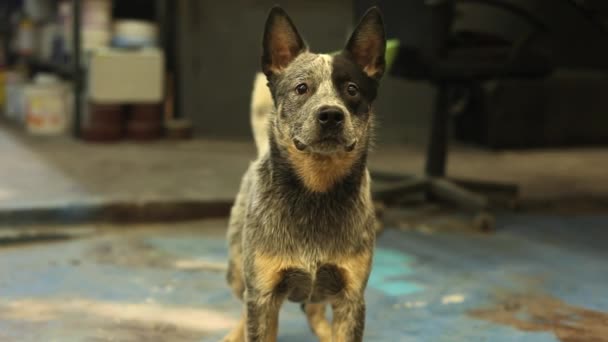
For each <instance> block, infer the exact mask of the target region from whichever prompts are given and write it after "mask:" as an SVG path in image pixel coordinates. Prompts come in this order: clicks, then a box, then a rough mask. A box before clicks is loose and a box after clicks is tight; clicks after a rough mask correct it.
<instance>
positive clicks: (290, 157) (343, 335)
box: [223, 7, 386, 342]
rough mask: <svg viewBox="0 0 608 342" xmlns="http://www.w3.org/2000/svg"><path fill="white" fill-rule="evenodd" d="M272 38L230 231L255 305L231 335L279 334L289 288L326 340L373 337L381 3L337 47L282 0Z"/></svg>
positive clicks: (241, 290)
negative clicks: (313, 44) (368, 320)
mask: <svg viewBox="0 0 608 342" xmlns="http://www.w3.org/2000/svg"><path fill="white" fill-rule="evenodd" d="M262 46H263V49H262V58H261V62H262V63H261V64H262V72H263V76H259V77H257V79H256V82H255V84H256V87H254V93H253V100H252V113H251V121H252V125H253V130H254V137H255V141H256V145H257V148H258V157H257V159H256V160H255V161H254V162H252V163H251V164H250V165H249V168H248V169H247V171H246V173H245V174H244V176H243V178H242V180H241V185H240V189H239V192H238V194H237V197H236V200H235V203H234V205H233V207H232V209H231V213H230V220H229V227H228V233H227V239H228V248H229V261H228V272H227V281H228V284H229V285H230V287H231V289H232V291H233V292H234V294H235V295H236V296H237V297H238V298H239V299H241V300H242V301H243V303H244V310H243V317H242V319H241V321H240V323H239V324H238V326H236V327H235V328H234V330H233V331H231V332H230V333H229V334H228V335H227V336H226V337H225V338H224V339H223V341H230V342H237V341H249V342H254V341H263V342H267V341H276V338H277V332H278V317H279V310H280V307H281V305H282V303H283V302H284V301H285V300H289V301H292V302H298V303H301V305H302V309H303V311H304V312H305V314H306V316H307V319H308V322H309V324H310V327H311V330H312V331H313V333H314V334H315V335H316V336H317V337H318V339H319V340H320V341H322V342H327V341H334V342H353V341H362V339H363V332H364V326H365V298H364V291H365V288H366V285H367V280H368V277H369V274H370V271H371V264H372V258H373V251H374V245H375V238H376V231H375V230H376V215H375V212H374V205H373V203H372V199H371V193H370V182H371V181H370V176H369V172H368V170H367V166H366V165H367V156H368V152H369V148H370V144H371V140H372V134H373V127H374V112H373V108H372V104H373V103H374V100H375V98H376V95H377V92H378V88H379V81H380V79H381V77H382V75H383V73H384V69H385V59H384V54H385V49H386V38H385V33H384V24H383V21H382V15H381V13H380V11H379V9H377V8H375V7H373V8H371V9H369V10H368V11H367V12H366V14H365V15H364V16H363V18H362V19H361V21H360V22H359V24H358V25H357V27H356V28H355V29H354V31H353V33H352V35H351V37H350V38H349V39H348V41H347V43H346V46H345V48H344V49H343V50H342V51H341V52H340V53H339V54H337V55H333V56H330V55H325V54H316V53H312V52H310V51H309V50H308V47H307V45H306V44H305V43H304V40H303V39H302V37H301V36H300V34H299V33H298V31H297V29H296V27H295V25H294V23H293V21H292V20H291V19H290V17H289V16H288V15H287V13H286V12H285V11H284V10H283V9H281V8H280V7H273V8H272V9H271V11H270V13H269V15H268V18H267V20H266V25H265V29H264V35H263V44H262ZM266 84H267V88H266V87H262V85H266ZM264 88H266V89H264ZM327 306H331V308H332V310H333V320H332V322H331V323H330V322H329V321H328V320H327V318H326V307H327Z"/></svg>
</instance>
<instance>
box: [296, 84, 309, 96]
mask: <svg viewBox="0 0 608 342" xmlns="http://www.w3.org/2000/svg"><path fill="white" fill-rule="evenodd" d="M307 92H308V85H307V84H306V83H300V84H298V85H297V86H296V93H297V94H298V95H304V94H306V93H307Z"/></svg>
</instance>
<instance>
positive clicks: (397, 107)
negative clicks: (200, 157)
mask: <svg viewBox="0 0 608 342" xmlns="http://www.w3.org/2000/svg"><path fill="white" fill-rule="evenodd" d="M276 2H277V1H276V0H274V1H270V0H231V1H226V2H219V1H201V0H182V1H179V8H178V21H179V34H178V37H179V42H178V46H179V57H178V60H179V68H180V70H181V72H180V78H181V79H180V81H179V82H180V98H179V100H180V102H181V108H182V114H183V115H184V116H186V117H188V118H190V119H192V120H193V121H194V124H195V126H196V127H195V129H196V133H197V135H199V136H205V137H213V138H215V137H219V138H233V139H250V137H251V133H250V127H249V103H250V95H251V85H252V81H253V77H254V74H255V72H256V71H257V70H258V69H259V61H260V50H261V35H262V30H263V26H264V21H265V19H266V15H267V13H268V10H269V9H270V7H271V6H272V5H273V4H275V3H276ZM279 3H280V4H281V5H282V6H283V7H284V8H285V9H286V10H287V12H288V13H289V14H290V15H291V16H292V19H293V20H294V21H295V23H296V25H297V27H298V29H299V31H300V33H301V34H302V35H303V36H304V37H305V39H306V41H307V42H308V43H309V45H310V47H311V49H312V50H313V51H317V52H330V51H334V50H338V49H340V48H341V47H342V46H343V44H344V42H345V41H346V39H347V37H348V34H349V32H350V30H351V29H352V23H353V11H352V2H351V0H307V1H279ZM432 96H433V90H432V88H431V87H430V86H428V85H424V84H412V83H407V82H404V81H401V80H396V79H390V78H386V79H385V80H384V81H383V84H382V91H381V94H380V98H379V101H378V104H377V109H378V113H379V115H378V121H379V127H380V134H379V135H378V136H379V139H380V140H381V141H389V142H403V141H411V140H415V137H416V136H420V134H421V132H424V128H425V127H426V121H427V120H428V117H429V116H428V115H429V113H430V105H431V101H432Z"/></svg>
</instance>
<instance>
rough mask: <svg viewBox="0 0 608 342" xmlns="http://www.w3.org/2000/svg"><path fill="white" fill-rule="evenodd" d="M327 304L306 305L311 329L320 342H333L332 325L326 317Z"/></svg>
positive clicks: (305, 308) (305, 309)
mask: <svg viewBox="0 0 608 342" xmlns="http://www.w3.org/2000/svg"><path fill="white" fill-rule="evenodd" d="M325 307H326V304H324V303H323V304H312V303H309V304H306V306H304V311H306V318H308V324H309V325H310V329H311V330H312V332H313V333H314V334H315V335H316V336H317V338H318V339H319V341H320V342H331V325H330V324H329V321H328V320H327V317H326V316H325Z"/></svg>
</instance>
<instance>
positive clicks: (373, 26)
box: [345, 7, 386, 79]
mask: <svg viewBox="0 0 608 342" xmlns="http://www.w3.org/2000/svg"><path fill="white" fill-rule="evenodd" d="M345 50H346V51H347V52H348V53H349V54H350V56H351V57H352V58H353V60H354V61H355V62H356V63H357V64H358V65H359V66H360V67H361V68H362V69H363V72H365V73H366V74H367V76H369V77H371V78H374V79H380V78H381V77H382V75H383V74H384V69H385V61H384V54H385V52H386V36H385V33H384V23H383V21H382V14H381V13H380V10H379V9H378V7H372V8H370V9H369V10H367V12H365V15H364V16H363V18H362V19H361V21H360V22H359V24H358V25H357V27H356V28H355V31H354V32H353V34H352V35H351V36H350V39H348V42H347V43H346V49H345Z"/></svg>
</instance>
